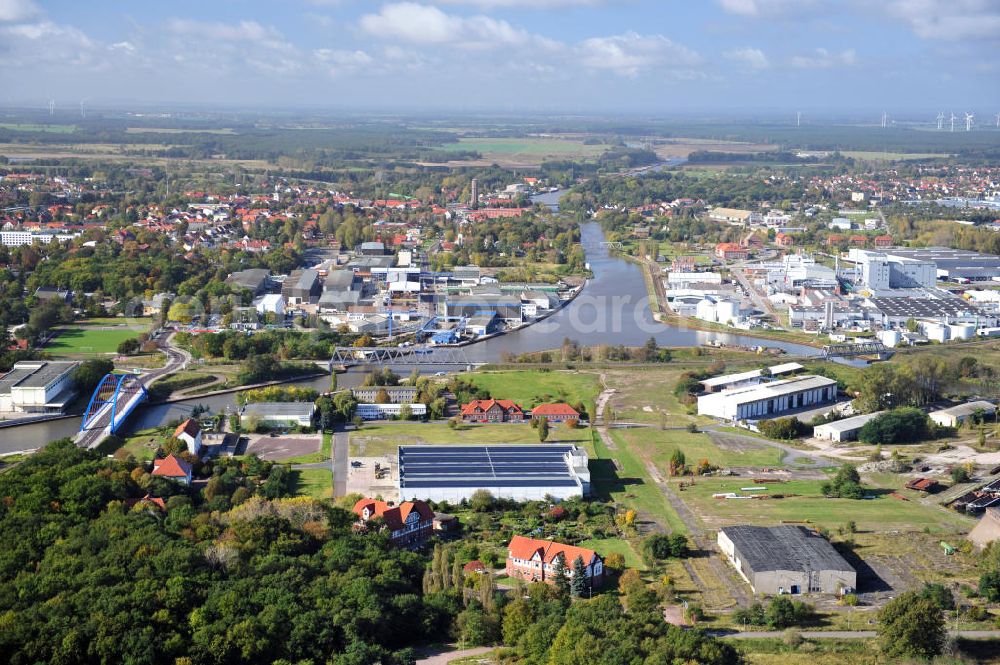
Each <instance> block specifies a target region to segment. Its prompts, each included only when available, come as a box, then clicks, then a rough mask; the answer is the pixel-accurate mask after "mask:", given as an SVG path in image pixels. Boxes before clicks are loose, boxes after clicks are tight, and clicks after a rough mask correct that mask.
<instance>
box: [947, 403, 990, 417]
mask: <svg viewBox="0 0 1000 665" xmlns="http://www.w3.org/2000/svg"><path fill="white" fill-rule="evenodd" d="M996 408H997V407H996V405H995V404H993V402H987V401H985V400H976V401H974V402H966V403H965V404H956V405H955V406H949V407H948V408H947V409H941V410H940V411H934V412H933V413H936V414H937V413H944V414H947V415H949V416H971V415H972V414H974V413H975V412H976V411H978V410H980V409H982V410H983V411H985V412H987V413H992V412H993V411H995V410H996Z"/></svg>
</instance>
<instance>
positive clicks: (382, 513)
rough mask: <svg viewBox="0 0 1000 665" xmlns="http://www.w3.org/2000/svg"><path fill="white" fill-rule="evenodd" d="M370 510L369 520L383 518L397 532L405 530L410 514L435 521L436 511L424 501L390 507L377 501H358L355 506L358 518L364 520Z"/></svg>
mask: <svg viewBox="0 0 1000 665" xmlns="http://www.w3.org/2000/svg"><path fill="white" fill-rule="evenodd" d="M366 508H367V509H368V513H369V519H370V518H371V517H381V518H382V519H383V520H384V521H385V525H386V526H387V527H389V528H390V529H392V530H393V531H396V530H398V529H401V528H403V525H404V524H405V523H406V518H407V517H409V516H410V513H412V512H414V511H416V513H417V514H418V515H420V518H421V519H422V520H433V519H434V511H433V510H431V507H430V506H428V505H427V504H426V503H424V502H423V501H420V500H417V501H404V502H403V503H401V504H399V505H398V506H390V505H389V504H388V503H386V502H385V501H379V500H377V499H358V502H357V503H355V504H354V508H353V512H354V514H355V515H357V516H358V517H361V518H362V519H363V518H364V511H365V509H366Z"/></svg>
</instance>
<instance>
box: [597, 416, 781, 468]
mask: <svg viewBox="0 0 1000 665" xmlns="http://www.w3.org/2000/svg"><path fill="white" fill-rule="evenodd" d="M616 432H617V433H618V434H620V436H621V438H622V440H623V441H624V442H625V443H626V444H627V445H629V446H631V447H633V448H634V449H635V450H636V451H638V453H639V454H640V456H641V457H643V458H645V459H648V460H650V461H652V462H653V463H654V464H656V467H657V468H658V469H659V470H660V472H661V473H662V474H663V476H664V477H665V476H666V475H667V468H668V466H669V463H670V456H671V455H672V454H673V452H674V450H680V451H681V452H682V453H684V457H685V459H686V460H687V464H688V466H694V465H695V464H697V463H698V461H699V460H703V459H707V460H708V461H709V462H710V463H711V464H713V465H715V466H718V467H722V468H729V467H746V466H761V467H763V466H768V467H774V466H781V458H782V456H783V451H781V450H779V449H778V448H772V447H771V446H768V445H766V444H764V443H763V442H762V443H760V444H759V447H753V444H751V445H750V446H748V447H747V448H745V449H744V452H739V451H737V450H727V449H723V448H720V447H719V446H717V445H715V444H714V443H712V440H711V439H709V438H708V435H707V434H701V433H697V434H696V433H692V432H688V431H685V430H661V429H657V428H653V427H646V428H641V429H640V428H636V429H626V430H616Z"/></svg>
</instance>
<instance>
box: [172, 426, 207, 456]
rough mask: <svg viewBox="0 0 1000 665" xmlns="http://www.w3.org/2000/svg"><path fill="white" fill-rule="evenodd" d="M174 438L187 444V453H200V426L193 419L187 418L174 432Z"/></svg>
mask: <svg viewBox="0 0 1000 665" xmlns="http://www.w3.org/2000/svg"><path fill="white" fill-rule="evenodd" d="M174 438H175V439H177V440H179V441H183V442H184V443H186V444H187V447H188V452H189V453H191V454H192V455H197V454H198V453H199V452H200V451H201V425H199V424H198V421H197V420H195V419H194V418H188V419H187V420H185V421H184V422H182V423H181V424H180V425H178V426H177V429H175V430H174Z"/></svg>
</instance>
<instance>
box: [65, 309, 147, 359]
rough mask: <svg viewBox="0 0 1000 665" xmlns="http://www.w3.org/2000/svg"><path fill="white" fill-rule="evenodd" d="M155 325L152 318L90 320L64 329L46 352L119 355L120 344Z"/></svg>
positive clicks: (68, 354)
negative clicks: (117, 353)
mask: <svg viewBox="0 0 1000 665" xmlns="http://www.w3.org/2000/svg"><path fill="white" fill-rule="evenodd" d="M151 324H152V320H151V319H129V321H128V322H126V321H125V319H118V318H104V319H88V320H86V321H80V322H78V323H73V324H71V325H67V326H62V327H60V328H59V329H58V330H57V332H56V334H55V336H54V337H53V338H52V339H51V340H49V342H48V344H46V345H45V350H46V351H47V352H48V353H51V354H52V355H54V356H59V357H78V356H90V355H102V354H109V353H116V352H117V349H118V345H119V344H120V343H122V342H124V341H125V340H127V339H133V338H135V337H138V336H139V335H140V334H141V333H144V332H146V331H147V330H149V328H150V326H151Z"/></svg>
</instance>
